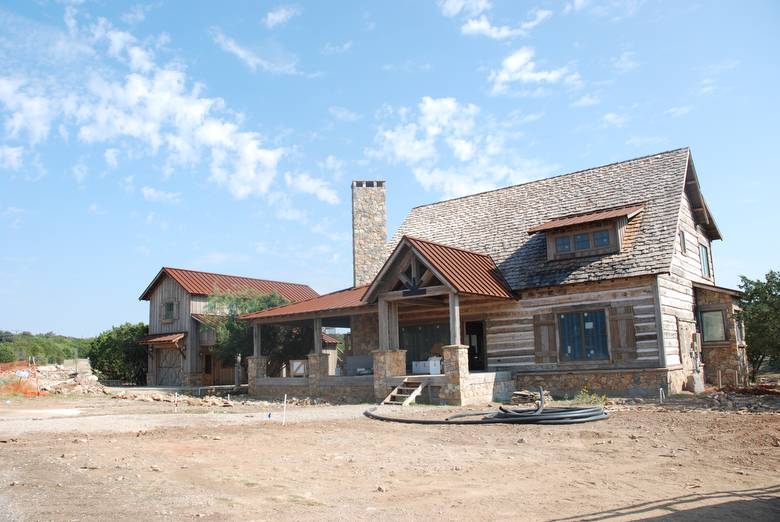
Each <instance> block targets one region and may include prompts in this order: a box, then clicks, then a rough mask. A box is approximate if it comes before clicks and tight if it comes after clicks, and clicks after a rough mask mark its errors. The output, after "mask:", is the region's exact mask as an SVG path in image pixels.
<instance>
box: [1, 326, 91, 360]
mask: <svg viewBox="0 0 780 522" xmlns="http://www.w3.org/2000/svg"><path fill="white" fill-rule="evenodd" d="M90 341H91V339H82V338H79V337H67V336H65V335H57V334H56V333H54V332H49V333H45V334H33V333H30V332H21V333H13V332H8V331H5V330H0V343H1V344H0V345H2V346H3V347H9V348H11V349H12V350H13V351H14V352H15V353H16V357H17V358H19V359H26V358H27V357H29V356H31V355H32V356H34V357H35V358H36V360H37V361H38V362H39V363H61V362H62V361H63V360H65V359H71V358H72V357H73V356H74V355H75V353H76V349H78V352H79V357H87V356H88V353H87V352H88V350H89V342H90Z"/></svg>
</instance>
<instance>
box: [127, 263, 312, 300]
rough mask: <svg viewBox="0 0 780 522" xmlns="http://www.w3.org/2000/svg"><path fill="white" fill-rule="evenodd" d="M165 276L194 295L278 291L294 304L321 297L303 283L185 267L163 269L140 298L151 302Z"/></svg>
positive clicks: (268, 292)
mask: <svg viewBox="0 0 780 522" xmlns="http://www.w3.org/2000/svg"><path fill="white" fill-rule="evenodd" d="M164 274H167V275H169V276H170V277H172V278H173V279H174V280H175V281H176V282H177V283H179V284H180V285H181V286H182V287H184V289H185V290H186V291H187V292H188V293H190V294H194V295H210V294H213V293H215V292H235V291H241V290H256V291H258V292H262V293H264V294H270V293H273V292H278V293H279V295H281V296H282V297H284V298H285V299H287V300H288V301H290V302H292V303H297V302H298V301H304V300H306V299H311V298H312V297H317V296H318V295H319V294H318V293H317V292H315V291H314V290H312V288H311V287H309V286H308V285H304V284H300V283H287V282H284V281H270V280H268V279H255V278H252V277H240V276H232V275H225V274H214V273H211V272H198V271H195V270H186V269H183V268H170V267H163V268H162V269H161V270H160V272H158V274H157V276H156V277H155V278H154V280H153V281H152V282H151V284H149V286H148V287H147V288H146V290H144V293H143V294H141V297H140V298H139V299H141V300H148V299H149V296H150V295H151V293H152V291H153V290H154V288H155V287H156V286H157V283H158V282H159V281H160V279H161V278H162V276H163V275H164Z"/></svg>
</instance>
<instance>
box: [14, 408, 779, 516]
mask: <svg viewBox="0 0 780 522" xmlns="http://www.w3.org/2000/svg"><path fill="white" fill-rule="evenodd" d="M383 408H384V407H383ZM364 409H365V406H361V405H345V406H296V407H290V408H289V409H288V412H287V423H286V425H284V426H283V425H282V423H281V420H282V412H281V408H280V406H279V405H269V404H268V403H262V402H250V403H247V404H243V405H238V406H236V407H233V408H218V407H213V408H209V407H194V406H182V407H179V409H178V412H174V410H173V405H172V404H170V403H164V402H141V401H129V400H119V399H111V398H109V397H107V396H99V397H95V396H91V397H61V396H51V397H41V398H17V397H13V398H3V399H2V400H1V401H0V520H114V521H116V520H144V521H152V520H189V519H206V520H243V521H249V520H380V521H381V520H393V521H399V520H403V521H411V520H425V519H429V520H445V519H446V520H552V519H555V520H636V519H644V520H653V519H659V520H660V519H664V520H669V519H671V520H734V519H741V520H780V447H779V446H780V414H778V413H777V412H776V411H774V412H771V411H770V412H761V413H751V412H745V411H743V412H735V411H729V412H723V411H713V410H710V409H707V408H703V407H701V406H696V405H687V404H686V403H684V402H682V403H677V404H672V405H668V406H664V407H660V406H657V405H650V404H640V405H621V406H615V407H613V408H612V411H611V413H610V415H611V416H610V418H609V419H608V420H606V421H601V422H596V423H590V424H582V425H573V426H523V425H492V426H418V425H413V426H411V425H403V424H395V423H384V422H378V421H374V420H370V419H367V418H365V417H363V416H362V412H363V410H364ZM386 411H388V412H390V413H392V414H394V415H414V416H418V417H442V418H443V417H445V416H446V415H447V414H448V413H451V412H452V411H453V410H452V409H447V408H442V407H410V408H406V409H404V410H400V409H395V410H394V409H388V410H386ZM458 411H462V409H460V410H458ZM269 413H270V418H269Z"/></svg>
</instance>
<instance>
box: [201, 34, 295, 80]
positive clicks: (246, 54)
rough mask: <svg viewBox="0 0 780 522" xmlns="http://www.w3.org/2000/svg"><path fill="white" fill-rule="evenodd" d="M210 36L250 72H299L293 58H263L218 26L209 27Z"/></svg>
mask: <svg viewBox="0 0 780 522" xmlns="http://www.w3.org/2000/svg"><path fill="white" fill-rule="evenodd" d="M211 37H212V39H213V40H214V43H216V44H217V45H218V46H219V47H220V48H221V49H222V50H223V51H225V52H228V53H230V54H232V55H233V56H235V57H236V58H238V59H239V60H241V61H242V62H244V65H246V66H247V67H249V69H251V70H252V72H254V71H257V70H258V69H261V70H263V71H266V72H269V73H272V74H293V75H295V74H300V71H298V68H297V67H296V63H295V61H294V60H292V61H287V62H274V61H271V60H268V59H266V58H263V57H262V56H260V55H259V54H257V53H256V52H254V51H252V50H250V49H247V48H246V47H242V46H241V45H239V44H238V42H236V41H235V40H233V39H232V38H230V37H229V36H227V35H226V34H224V33H223V32H222V31H221V30H219V29H218V28H212V29H211Z"/></svg>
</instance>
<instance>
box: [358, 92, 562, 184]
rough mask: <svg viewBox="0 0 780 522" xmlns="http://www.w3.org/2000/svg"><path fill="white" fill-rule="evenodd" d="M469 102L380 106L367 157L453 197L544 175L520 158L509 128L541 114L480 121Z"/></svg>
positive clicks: (538, 165)
mask: <svg viewBox="0 0 780 522" xmlns="http://www.w3.org/2000/svg"><path fill="white" fill-rule="evenodd" d="M480 112H481V111H480V109H479V107H477V106H476V105H474V104H470V103H461V102H459V101H458V100H457V99H455V98H431V97H424V98H422V100H421V101H420V103H419V104H418V105H417V107H416V109H407V108H403V107H402V108H398V109H394V108H392V107H386V108H385V109H384V110H383V111H382V113H381V116H380V117H383V118H386V119H389V120H390V121H391V122H392V125H389V126H387V125H380V127H379V128H378V129H377V133H376V135H375V137H374V142H375V147H374V148H371V149H368V150H367V151H366V155H367V156H368V157H369V158H375V159H384V160H386V161H388V162H390V163H401V164H404V165H406V166H407V167H408V168H409V169H410V171H411V172H412V174H413V175H414V177H415V179H416V180H417V181H418V183H420V184H421V185H422V187H423V188H425V189H426V190H433V191H437V192H440V193H442V194H443V195H444V196H445V197H454V196H460V195H464V194H469V193H474V192H478V191H481V190H488V189H492V188H496V187H497V186H500V185H505V184H507V183H520V182H522V181H526V180H528V179H533V178H535V177H538V176H542V175H549V174H550V173H551V170H552V169H553V166H550V165H546V164H544V163H542V162H539V161H535V160H528V159H526V158H523V157H521V156H520V155H519V154H518V152H517V148H516V145H515V144H514V143H511V142H512V141H513V140H516V139H517V138H518V136H519V133H517V132H516V131H514V130H512V129H511V128H510V127H512V126H514V125H517V124H520V123H522V122H523V120H524V119H525V120H526V121H534V120H535V119H538V118H540V117H541V116H542V114H541V113H534V114H529V115H520V114H516V115H515V116H514V117H512V118H510V119H512V122H510V123H507V122H506V121H503V120H502V121H500V122H497V121H496V118H493V117H490V116H485V117H482V116H481V114H480Z"/></svg>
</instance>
